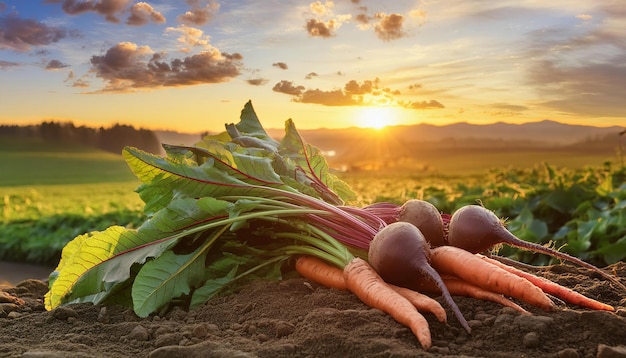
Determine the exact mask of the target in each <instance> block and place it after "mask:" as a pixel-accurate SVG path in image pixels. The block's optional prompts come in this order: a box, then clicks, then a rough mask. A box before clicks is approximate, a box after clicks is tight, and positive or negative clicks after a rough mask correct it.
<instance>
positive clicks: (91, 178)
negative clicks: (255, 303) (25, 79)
mask: <svg viewBox="0 0 626 358" xmlns="http://www.w3.org/2000/svg"><path fill="white" fill-rule="evenodd" d="M460 153H461V154H459V155H457V156H453V155H451V154H450V153H441V155H442V156H443V157H444V158H445V160H444V159H443V158H432V157H431V161H432V162H430V163H429V164H428V169H427V170H424V169H423V168H421V169H418V170H410V168H411V167H409V169H404V170H403V169H402V165H398V166H397V167H394V168H385V170H379V171H367V170H360V171H355V172H338V173H337V174H338V175H339V176H340V177H341V178H342V179H344V180H345V181H346V182H348V184H349V185H350V186H351V187H352V188H353V189H354V190H355V191H356V192H357V193H358V194H359V199H358V201H357V202H356V203H354V204H355V205H359V206H365V205H368V204H371V203H374V202H380V201H389V202H394V203H398V204H400V203H402V202H404V201H406V200H407V199H410V198H419V199H424V200H428V201H430V202H431V203H433V204H435V206H437V208H438V209H439V210H441V211H442V212H448V213H451V212H453V211H454V210H455V209H457V208H458V207H460V206H462V205H465V204H473V203H476V202H477V201H480V202H482V203H483V205H485V206H486V207H487V208H489V209H491V210H494V211H495V212H496V214H498V216H500V217H502V218H508V219H509V228H510V229H512V230H513V231H514V232H515V233H516V234H517V235H518V236H521V237H523V238H525V239H527V240H531V241H537V242H542V243H548V242H552V244H553V245H556V246H557V247H560V246H562V245H564V244H568V247H566V248H565V251H568V252H570V253H573V254H576V255H580V256H583V257H584V258H586V259H588V260H590V261H593V262H596V263H598V264H601V265H604V264H610V263H613V262H615V261H617V260H620V259H622V258H623V257H624V254H625V253H626V238H625V237H624V232H623V230H620V229H618V228H619V227H620V225H621V227H624V226H626V225H624V224H625V223H626V218H624V215H623V214H622V209H623V208H624V207H626V198H625V197H624V186H625V185H626V184H624V170H623V168H619V166H618V165H616V164H613V165H612V166H611V163H610V162H609V161H607V159H610V158H607V157H606V155H605V154H595V155H594V154H593V153H591V154H588V155H586V156H577V155H575V153H562V152H550V153H541V152H528V151H524V152H519V153H511V152H498V151H495V152H492V153H490V154H489V155H484V153H483V154H481V153H477V152H475V153H472V152H470V151H460ZM472 154H473V155H474V158H477V159H470V157H471V155H472ZM550 159H552V160H553V161H554V162H557V163H558V164H556V165H555V164H546V163H543V162H544V161H546V160H550ZM437 160H439V162H440V163H442V164H441V166H440V167H435V166H434V164H433V163H436V162H437ZM472 160H473V162H472ZM512 163H516V167H512V165H511V164H512ZM404 164H406V163H404ZM0 165H1V166H2V167H3V168H9V169H8V170H6V169H5V170H3V173H2V176H0V195H1V196H2V202H0V206H1V207H2V223H1V226H0V259H2V260H10V261H21V262H30V263H38V264H46V265H55V264H56V263H57V262H58V259H59V257H60V250H61V249H62V247H63V246H64V245H65V244H66V243H67V242H68V241H69V240H71V239H72V238H74V237H75V236H77V235H80V234H83V233H87V232H90V231H94V230H103V229H105V228H107V227H109V226H111V225H124V226H130V227H136V226H138V225H140V224H141V222H142V221H143V220H144V216H143V214H142V207H143V203H142V201H141V200H140V198H139V196H138V195H137V194H136V193H135V192H134V189H135V188H137V186H138V185H139V182H138V180H137V179H136V178H135V177H134V176H133V175H132V173H131V172H130V170H129V169H128V167H127V166H126V163H125V162H124V161H123V159H122V158H121V156H118V155H114V154H109V153H105V152H102V151H98V150H94V149H88V148H84V147H80V146H77V145H68V144H63V143H53V144H51V143H46V142H41V141H11V140H6V139H3V141H2V142H0ZM489 168H491V169H489ZM442 173H445V175H444V174H442ZM585 203H586V204H585ZM599 220H603V221H601V222H600V223H599ZM603 245H604V246H607V245H609V246H607V247H608V248H604V249H602V248H601V247H600V246H603ZM608 252H612V253H611V254H608ZM503 253H505V254H507V255H517V258H518V259H522V260H524V261H528V262H533V263H535V264H544V263H546V262H547V261H546V260H548V259H547V258H545V257H541V256H537V255H531V254H527V253H517V252H516V251H513V250H509V249H505V250H504V251H503Z"/></svg>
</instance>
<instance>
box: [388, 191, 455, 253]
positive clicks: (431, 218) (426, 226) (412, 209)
mask: <svg viewBox="0 0 626 358" xmlns="http://www.w3.org/2000/svg"><path fill="white" fill-rule="evenodd" d="M398 221H405V222H408V223H411V224H413V225H415V226H416V227H417V228H418V229H420V231H421V232H422V234H424V237H425V238H426V240H427V241H428V242H429V243H430V245H431V246H432V247H437V246H443V245H447V242H446V240H445V236H444V234H443V220H442V219H441V213H440V212H439V210H437V208H436V207H435V206H434V205H433V204H431V203H429V202H427V201H424V200H417V199H411V200H408V201H407V202H405V203H404V204H403V205H402V207H401V208H400V212H399V213H398Z"/></svg>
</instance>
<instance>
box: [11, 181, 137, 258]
mask: <svg viewBox="0 0 626 358" xmlns="http://www.w3.org/2000/svg"><path fill="white" fill-rule="evenodd" d="M136 186H137V183H136V182H129V183H115V184H80V185H44V186H34V187H3V188H2V193H3V194H4V196H3V197H2V201H1V202H0V209H1V212H2V220H1V221H0V259H3V260H10V261H21V262H30V263H36V264H46V265H54V264H56V263H57V262H58V260H59V258H60V256H61V249H62V248H63V247H64V246H65V244H67V243H68V242H69V241H70V240H71V239H72V238H73V237H75V236H77V235H79V234H81V233H84V232H90V231H97V230H104V229H105V228H107V227H109V226H111V225H123V226H128V227H136V226H138V225H139V224H140V223H141V222H142V221H143V220H144V214H143V212H142V202H141V200H140V199H139V197H138V196H137V194H136V193H133V189H134V188H135V187H136Z"/></svg>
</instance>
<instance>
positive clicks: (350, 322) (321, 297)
mask: <svg viewBox="0 0 626 358" xmlns="http://www.w3.org/2000/svg"><path fill="white" fill-rule="evenodd" d="M5 143H6V142H3V144H5ZM35 144H36V143H35ZM17 147H18V146H17V145H15V146H10V150H5V151H3V152H1V153H0V165H1V166H2V167H3V168H10V170H8V171H6V170H5V171H3V175H2V177H0V194H1V196H2V199H3V201H2V202H0V205H1V206H2V212H3V220H2V223H1V226H0V263H2V260H15V261H25V262H31V263H43V264H46V265H49V266H54V265H56V263H57V262H58V259H59V255H60V250H61V248H62V247H63V246H64V245H65V243H67V242H68V241H69V240H71V239H73V238H74V237H75V236H77V235H81V234H83V233H85V232H89V231H92V230H103V229H105V228H107V227H108V226H110V225H114V224H118V225H126V226H129V227H137V226H138V225H140V224H141V223H142V222H143V220H144V215H143V214H142V208H143V203H142V201H141V200H140V199H139V197H138V195H137V194H136V193H135V192H134V191H133V190H134V189H135V188H136V187H137V186H138V185H139V182H138V181H137V180H136V179H135V178H134V177H133V176H132V175H131V174H130V171H129V169H128V168H127V167H126V164H125V163H124V161H123V160H122V158H121V157H119V156H115V155H110V154H105V153H102V152H97V151H90V150H84V151H83V150H82V149H81V148H76V147H72V148H67V147H64V146H52V147H51V146H48V145H46V146H43V145H38V144H37V145H29V146H28V147H27V148H22V149H21V150H16V148H17ZM35 148H40V149H38V150H35ZM522 157H523V159H524V160H525V162H524V163H526V164H525V165H522V164H521V163H520V162H517V163H516V166H515V167H512V166H510V165H503V164H504V163H507V158H508V159H509V160H510V158H511V153H501V155H500V156H498V155H494V156H493V157H489V158H485V157H482V158H481V159H480V163H475V164H476V165H474V166H472V165H471V162H468V160H467V159H468V157H465V158H463V159H458V158H457V159H454V158H448V161H447V162H446V165H449V166H451V163H454V162H455V161H456V160H459V162H456V163H457V164H458V166H451V167H453V168H456V170H450V169H446V170H438V169H437V168H434V167H430V168H429V170H417V171H409V170H401V168H400V167H394V168H386V169H385V170H380V171H367V170H360V171H353V172H338V173H337V174H338V175H339V176H340V177H341V178H342V179H344V180H345V181H346V182H347V183H348V184H349V185H350V186H351V187H352V188H353V189H354V190H355V191H356V192H357V193H359V198H358V201H357V202H356V203H355V204H356V205H359V206H365V205H368V204H371V203H375V202H380V201H387V202H394V203H397V204H401V203H402V202H404V201H405V200H407V199H411V198H419V199H424V200H428V201H430V202H432V203H433V204H435V205H436V206H437V207H438V208H439V209H440V210H441V211H443V212H448V213H449V212H453V211H454V210H455V209H457V208H458V207H460V206H462V205H465V204H474V203H476V202H481V203H482V204H483V205H484V206H486V207H487V208H489V209H491V210H494V211H495V212H496V214H497V215H498V216H500V217H502V218H507V219H508V220H507V224H508V228H509V229H510V230H512V231H513V232H514V233H515V234H516V235H518V236H519V237H521V238H523V239H524V240H528V241H534V242H540V243H543V244H550V245H552V246H555V247H557V248H560V249H561V250H563V251H567V252H569V253H572V254H574V255H576V256H579V257H582V258H584V259H585V260H587V261H589V262H592V263H594V264H596V265H598V266H603V267H604V266H606V265H608V264H612V265H611V266H609V267H608V268H607V269H608V270H610V272H612V273H613V274H614V275H615V276H616V277H619V278H620V279H621V280H622V281H623V280H624V277H626V266H625V265H624V262H620V261H623V260H624V258H625V257H626V170H625V169H624V168H623V167H622V166H621V164H616V163H610V162H607V161H606V158H605V157H601V156H598V157H596V158H595V159H594V158H590V157H586V158H584V159H583V160H581V161H579V162H575V161H573V157H571V156H570V157H567V160H570V161H572V162H570V164H571V165H572V166H571V167H569V168H566V167H562V165H563V164H559V165H556V164H547V163H543V161H544V160H546V158H548V157H549V156H546V155H537V156H536V157H535V159H534V160H532V159H531V158H532V157H531V156H529V155H528V154H525V155H522ZM522 157H520V158H522ZM487 159H488V160H489V161H491V163H493V165H490V164H489V163H490V162H489V161H488V160H487ZM461 161H462V162H463V163H464V165H461V164H462V163H461ZM478 166H479V167H481V168H483V169H484V170H476V167H478ZM448 168H450V167H448ZM461 168H469V170H466V171H463V170H462V169H461ZM489 168H491V169H489ZM442 172H445V173H446V174H445V175H442V174H441V173H442ZM5 173H7V174H6V175H4V174H5ZM499 253H500V254H502V255H506V256H510V257H512V258H515V259H517V260H520V261H524V262H529V263H532V264H536V265H546V264H552V263H555V262H552V261H550V259H549V258H547V257H545V256H541V255H534V254H530V253H527V252H519V251H514V250H512V249H509V248H502V249H501V250H500V252H499ZM525 269H526V270H529V271H530V272H532V273H534V274H536V275H539V276H542V277H546V278H548V279H550V280H553V281H554V282H558V283H559V284H561V285H564V286H566V287H569V288H571V289H574V290H576V291H577V292H580V293H582V294H585V295H587V296H588V297H593V298H596V299H598V300H600V301H603V302H605V303H607V304H611V305H613V306H614V307H615V308H616V311H615V312H606V311H591V310H588V309H584V308H581V307H578V306H575V305H567V306H566V305H565V304H564V303H563V302H559V303H558V305H559V308H558V309H557V310H555V311H554V312H544V311H541V310H539V309H537V308H534V307H530V306H527V305H525V307H527V308H528V309H529V311H531V312H532V315H521V314H519V313H518V312H516V311H514V310H512V309H511V308H508V307H501V306H500V305H498V304H496V303H493V302H488V301H483V300H478V299H474V298H468V297H461V296H455V297H454V299H455V301H456V302H457V304H458V306H459V308H460V310H461V312H462V313H463V315H464V316H465V317H466V318H467V319H468V321H469V322H470V323H471V327H472V333H471V334H468V333H467V332H466V331H465V330H464V329H463V328H462V327H461V326H460V325H459V324H458V323H457V322H456V321H454V320H451V319H450V320H449V321H448V323H446V324H442V323H441V322H438V321H437V320H436V319H435V318H434V316H433V315H429V314H426V315H425V316H426V318H427V320H428V324H429V327H430V329H431V333H432V335H433V347H432V348H431V349H430V350H428V351H424V350H422V348H421V347H420V345H419V343H418V342H417V341H416V339H415V337H414V336H413V335H412V334H411V332H410V331H409V330H408V329H407V328H405V327H402V326H401V325H400V324H398V323H397V322H395V321H394V320H393V319H392V318H391V317H390V316H388V315H386V314H384V313H382V312H380V311H378V310H375V309H370V308H369V307H367V306H365V305H364V304H362V303H361V302H359V300H358V299H357V298H356V297H355V296H354V295H352V294H351V293H349V292H346V291H340V290H335V289H327V288H325V287H322V286H319V285H317V284H316V283H314V282H311V281H309V280H306V279H304V278H301V277H299V276H298V275H297V274H296V273H295V271H293V270H290V271H289V270H286V272H285V274H284V276H283V277H282V280H281V281H274V282H265V281H255V282H250V283H247V284H244V285H242V286H241V288H240V290H239V291H238V292H237V293H236V294H232V295H224V296H217V297H213V298H212V299H210V300H208V301H207V302H206V303H205V304H203V305H201V306H200V307H199V308H197V309H195V310H185V309H180V307H174V308H173V309H171V310H170V311H168V312H166V311H160V312H158V313H157V314H153V315H150V316H148V317H147V318H139V317H138V316H137V315H136V314H135V313H134V312H133V311H132V310H129V309H127V308H124V307H123V306H120V305H115V304H113V305H101V304H97V305H93V304H89V303H83V304H72V305H67V306H63V307H59V308H57V309H54V310H52V311H46V310H45V308H44V305H43V304H42V302H43V295H44V294H45V293H46V292H47V291H48V285H47V282H44V281H41V280H36V279H35V280H26V281H23V282H21V283H19V284H17V286H15V287H10V286H11V285H10V286H9V287H0V298H2V299H3V300H4V301H3V302H5V301H7V300H8V302H9V303H2V304H0V355H2V356H8V357H20V356H26V355H37V356H39V355H41V354H44V355H47V356H75V355H84V356H93V355H97V356H107V357H128V356H129V355H131V356H151V357H159V356H190V357H194V356H195V357H200V356H206V355H207V354H208V355H215V356H252V355H254V356H259V357H276V356H290V357H311V356H325V357H353V356H354V357H357V356H358V357H363V356H379V357H380V356H394V357H434V356H461V355H462V356H484V357H519V356H559V357H569V356H572V357H581V356H585V357H587V356H609V355H610V354H622V355H623V352H624V351H625V350H626V348H624V347H623V342H624V339H625V333H624V332H626V328H625V327H626V320H625V319H624V317H626V310H625V309H624V307H625V306H626V299H624V298H623V292H621V291H618V289H616V288H615V287H612V286H611V285H610V284H609V282H607V281H605V280H601V279H598V277H595V276H594V275H593V274H590V272H589V270H586V269H582V268H578V267H576V266H573V265H559V264H558V262H556V265H554V266H540V267H532V268H530V267H526V268H525ZM3 273H4V272H3V271H0V286H2V285H1V283H2V274H3ZM436 299H438V300H441V299H440V298H439V297H437V298H436ZM447 315H448V317H452V313H451V312H450V310H449V309H447ZM43 352H45V353H43ZM70 352H71V353H70ZM601 352H603V353H601ZM620 352H621V353H620Z"/></svg>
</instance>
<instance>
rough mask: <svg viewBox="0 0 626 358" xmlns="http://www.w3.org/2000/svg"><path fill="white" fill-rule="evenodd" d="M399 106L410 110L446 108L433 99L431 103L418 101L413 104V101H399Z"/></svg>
mask: <svg viewBox="0 0 626 358" xmlns="http://www.w3.org/2000/svg"><path fill="white" fill-rule="evenodd" d="M398 104H399V105H400V106H401V107H404V108H409V109H435V108H445V107H444V105H443V104H441V103H439V102H438V101H435V100H434V99H431V100H430V101H421V102H420V101H418V102H412V101H407V102H405V101H399V102H398Z"/></svg>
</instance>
